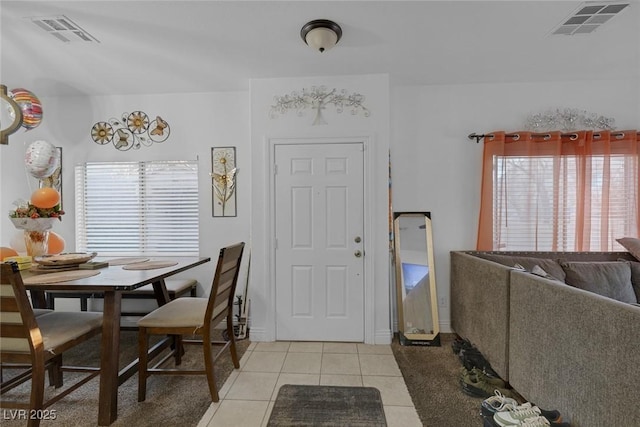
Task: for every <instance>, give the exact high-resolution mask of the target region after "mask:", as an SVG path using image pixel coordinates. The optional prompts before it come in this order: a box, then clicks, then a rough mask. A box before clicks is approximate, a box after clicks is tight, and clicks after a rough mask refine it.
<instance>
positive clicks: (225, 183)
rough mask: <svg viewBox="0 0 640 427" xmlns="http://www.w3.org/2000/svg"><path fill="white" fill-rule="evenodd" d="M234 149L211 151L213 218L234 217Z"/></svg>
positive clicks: (235, 170)
mask: <svg viewBox="0 0 640 427" xmlns="http://www.w3.org/2000/svg"><path fill="white" fill-rule="evenodd" d="M237 174H238V168H237V167H236V148H235V147H215V148H212V149H211V186H212V187H213V216H214V217H216V216H236V215H237V212H236V175H237Z"/></svg>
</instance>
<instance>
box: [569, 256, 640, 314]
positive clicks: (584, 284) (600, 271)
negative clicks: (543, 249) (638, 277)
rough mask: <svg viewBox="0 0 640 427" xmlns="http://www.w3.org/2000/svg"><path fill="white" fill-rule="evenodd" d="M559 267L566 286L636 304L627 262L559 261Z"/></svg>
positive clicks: (629, 267)
mask: <svg viewBox="0 0 640 427" xmlns="http://www.w3.org/2000/svg"><path fill="white" fill-rule="evenodd" d="M560 265H561V266H562V268H563V269H564V272H565V273H566V275H567V276H566V279H565V282H566V283H567V284H568V285H571V286H574V287H576V288H580V289H584V290H585V291H590V292H594V293H596V294H600V295H603V296H605V297H609V298H613V299H616V300H618V301H622V302H626V303H630V304H635V303H637V302H638V300H637V298H636V294H635V292H634V290H633V285H632V284H631V266H630V265H629V263H628V262H618V261H612V262H577V261H560Z"/></svg>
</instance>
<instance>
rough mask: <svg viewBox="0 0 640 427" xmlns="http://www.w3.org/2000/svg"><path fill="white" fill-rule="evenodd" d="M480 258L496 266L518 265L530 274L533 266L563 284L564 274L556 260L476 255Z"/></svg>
mask: <svg viewBox="0 0 640 427" xmlns="http://www.w3.org/2000/svg"><path fill="white" fill-rule="evenodd" d="M478 256H479V257H480V258H484V259H488V260H489V261H493V262H497V263H498V264H502V265H506V266H508V267H515V266H516V264H520V265H521V266H522V267H524V269H525V270H527V271H529V272H532V271H533V268H534V267H535V266H538V267H539V268H541V269H543V270H544V271H545V272H547V273H548V274H549V275H550V276H552V277H553V278H554V279H557V280H560V281H561V282H564V277H565V273H564V270H563V269H562V267H560V264H558V262H557V261H556V260H553V259H550V258H536V257H526V256H516V255H498V254H478Z"/></svg>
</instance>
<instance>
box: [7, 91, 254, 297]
mask: <svg viewBox="0 0 640 427" xmlns="http://www.w3.org/2000/svg"><path fill="white" fill-rule="evenodd" d="M41 101H42V104H43V121H42V123H41V125H40V126H38V127H37V128H35V129H33V130H31V131H29V132H23V131H19V133H17V134H14V135H12V136H10V137H9V145H7V146H3V147H0V156H1V165H2V170H1V172H0V174H1V178H2V182H1V184H0V185H1V189H2V197H0V204H1V212H3V215H1V216H0V224H1V227H2V228H1V230H0V231H1V234H0V236H1V240H0V242H1V245H2V246H9V241H10V239H11V236H13V235H14V234H15V233H16V230H15V229H14V227H13V225H12V224H11V222H10V221H9V219H8V215H7V214H6V213H8V211H9V210H11V209H12V208H13V206H12V202H13V201H14V200H16V199H18V198H23V199H25V200H28V199H29V196H30V195H31V191H32V190H34V189H35V188H37V181H36V180H35V179H34V178H31V177H27V174H26V172H25V169H24V161H23V159H24V152H25V149H26V146H27V145H28V144H29V143H31V142H33V141H35V140H37V139H44V140H46V141H49V142H51V143H53V144H54V145H56V146H60V147H63V191H62V193H63V207H64V209H65V211H66V214H65V215H64V217H63V220H62V222H61V223H59V224H56V226H55V227H54V228H53V231H55V232H56V233H58V234H60V235H61V236H62V237H63V238H64V239H65V241H66V248H65V251H74V250H75V237H74V229H75V226H74V222H75V220H74V218H75V214H74V200H73V199H74V181H73V177H74V174H73V168H74V165H76V164H79V163H82V162H86V161H130V160H168V159H196V158H197V159H198V160H199V161H198V168H199V181H200V236H201V239H200V255H201V256H210V257H211V258H212V262H210V263H207V264H204V265H202V266H199V267H197V268H195V269H192V270H189V271H188V272H185V273H183V275H184V276H189V277H194V278H196V279H197V280H198V281H199V282H200V289H199V291H200V292H201V293H202V292H203V288H204V290H207V291H208V289H209V288H210V286H211V281H212V279H213V272H214V269H215V262H216V260H217V256H218V251H219V249H220V248H221V247H223V246H225V245H227V244H231V243H235V242H236V241H241V240H242V241H245V242H247V243H249V218H250V210H251V199H250V195H251V190H250V185H251V184H250V183H251V153H250V133H249V126H250V123H249V93H248V92H220V93H201V94H179V95H175V94H171V95H169V94H167V95H146V96H105V97H91V98H89V97H66V98H51V99H48V98H43V99H41ZM135 110H142V111H144V112H145V113H147V114H148V115H149V117H150V118H151V119H155V116H156V115H159V116H161V117H162V118H163V119H164V120H166V121H167V122H168V123H169V125H170V127H171V135H170V136H169V138H168V139H167V140H166V141H165V142H163V143H160V144H158V143H154V144H153V145H152V146H150V147H142V148H140V149H139V150H134V149H131V150H129V151H124V152H123V151H119V150H116V149H115V147H114V146H113V145H98V144H96V143H94V142H93V140H92V139H91V127H92V126H93V124H94V123H96V122H98V121H106V120H108V119H109V118H111V117H119V116H120V115H121V114H122V113H123V112H132V111H135ZM216 146H235V147H236V157H237V166H238V175H237V190H236V191H237V197H238V199H237V201H238V209H237V212H238V216H237V217H226V218H219V217H216V218H213V217H212V211H211V207H212V205H211V203H212V200H211V199H212V192H211V179H210V176H209V173H210V172H211V148H212V147H216ZM245 266H246V259H245ZM245 268H246V267H243V271H242V275H241V277H240V281H239V284H238V288H239V290H240V289H241V288H244V280H245V277H246V272H245Z"/></svg>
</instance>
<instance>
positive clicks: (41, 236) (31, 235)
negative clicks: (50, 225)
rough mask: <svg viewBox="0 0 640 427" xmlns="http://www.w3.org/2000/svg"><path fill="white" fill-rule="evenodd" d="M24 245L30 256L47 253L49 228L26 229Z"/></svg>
mask: <svg viewBox="0 0 640 427" xmlns="http://www.w3.org/2000/svg"><path fill="white" fill-rule="evenodd" d="M24 245H25V247H26V249H27V255H29V256H30V257H36V256H41V255H46V254H47V250H48V249H49V230H44V231H29V230H24Z"/></svg>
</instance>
